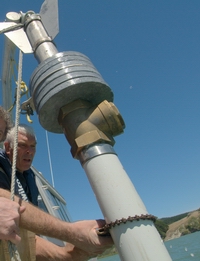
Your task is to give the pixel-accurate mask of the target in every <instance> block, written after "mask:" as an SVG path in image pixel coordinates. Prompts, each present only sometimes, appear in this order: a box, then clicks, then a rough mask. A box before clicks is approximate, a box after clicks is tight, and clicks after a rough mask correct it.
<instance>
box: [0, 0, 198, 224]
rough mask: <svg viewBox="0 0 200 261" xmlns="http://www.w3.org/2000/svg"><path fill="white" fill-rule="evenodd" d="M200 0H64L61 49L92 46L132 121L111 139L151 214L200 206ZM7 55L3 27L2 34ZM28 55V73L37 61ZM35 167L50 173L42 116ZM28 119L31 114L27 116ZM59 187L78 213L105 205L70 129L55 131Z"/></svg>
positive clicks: (90, 215) (29, 4) (7, 7)
mask: <svg viewBox="0 0 200 261" xmlns="http://www.w3.org/2000/svg"><path fill="white" fill-rule="evenodd" d="M42 2H43V1H39V0H37V1H27V0H20V1H15V0H8V1H4V4H3V5H2V6H1V10H0V21H4V19H5V15H6V13H7V12H10V11H15V12H19V11H23V12H27V11H29V10H34V11H35V12H39V10H40V6H41V4H42ZM199 13H200V2H199V1H197V0H193V1H189V0H188V1H186V0H177V1H174V0H168V1H156V0H153V1H147V0H146V1H145V0H142V1H131V0H129V1H128V0H126V1H122V0H121V1H120V0H110V1H106V0H101V1H100V0H96V1H94V0H93V1H92V0H85V1H82V0H73V1H70V0H59V16H60V17H59V22H60V32H59V34H58V36H57V37H56V38H55V43H56V45H57V49H58V51H59V52H62V51H71V50H73V51H78V52H81V53H83V54H85V55H87V56H88V57H89V58H90V59H91V61H92V63H93V64H94V65H95V67H96V68H97V70H98V71H99V72H100V73H101V75H102V77H103V78H104V80H105V81H106V82H107V83H108V84H109V86H110V87H111V89H112V90H113V92H114V103H115V105H116V106H117V108H118V109H119V111H120V113H121V115H122V116H123V119H124V121H125V123H126V128H125V130H124V134H122V135H120V136H117V137H115V140H116V144H115V146H114V148H115V151H116V152H117V154H118V156H119V159H120V161H121V163H122V164H123V166H124V168H125V170H126V172H127V173H128V175H129V176H130V178H131V180H132V182H133V184H134V185H135V187H136V189H137V191H138V193H139V195H140V197H141V198H142V200H143V202H144V204H145V206H146V207H147V210H148V212H149V213H151V214H154V215H155V216H157V217H167V216H172V215H176V214H180V213H183V212H187V211H190V210H194V209H197V208H199V207H200V189H199V185H200V175H199V174H200V122H199V120H200V87H199V86H200V16H199ZM0 50H1V52H0V59H1V60H2V53H3V36H2V35H1V36H0ZM36 66H37V62H36V61H35V59H34V57H33V55H25V56H24V60H23V80H24V81H25V82H26V83H27V85H28V83H29V78H30V76H31V74H32V72H33V70H34V69H35V68H36ZM33 121H34V122H33V124H32V125H33V127H34V128H35V130H36V134H37V138H38V147H37V154H36V157H35V160H34V166H35V167H36V168H37V169H38V170H40V171H41V172H42V173H43V175H44V176H45V178H46V179H48V180H49V181H50V182H51V175H50V168H49V162H48V156H47V145H46V138H45V131H44V129H43V128H42V127H41V126H40V124H39V122H38V119H37V116H36V115H34V117H33ZM21 122H23V123H26V118H25V116H23V115H22V116H21ZM49 142H50V150H51V157H52V167H53V172H54V180H55V188H56V189H57V190H58V191H59V192H60V193H61V195H62V196H63V197H64V198H65V200H66V201H67V208H68V210H69V212H70V213H71V216H72V219H73V220H79V219H96V218H101V217H102V213H101V210H100V209H99V206H98V203H97V201H96V199H95V196H94V193H93V191H92V189H91V187H90V185H89V182H88V180H87V177H86V174H85V173H84V171H83V169H82V167H81V165H80V163H79V161H77V160H74V159H73V158H72V156H71V153H70V146H69V145H68V143H67V141H66V140H65V137H64V135H62V134H54V133H49Z"/></svg>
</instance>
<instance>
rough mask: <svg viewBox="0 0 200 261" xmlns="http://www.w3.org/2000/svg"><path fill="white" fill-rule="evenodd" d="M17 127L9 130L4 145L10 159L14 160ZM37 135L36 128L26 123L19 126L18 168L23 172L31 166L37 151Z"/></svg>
mask: <svg viewBox="0 0 200 261" xmlns="http://www.w3.org/2000/svg"><path fill="white" fill-rule="evenodd" d="M15 130H16V129H15V127H13V128H11V130H10V131H9V132H8V134H7V137H6V140H5V142H4V147H5V151H6V154H7V155H8V157H9V159H10V161H11V162H12V161H13V147H14V138H15ZM36 144H37V142H36V136H35V133H34V130H33V129H32V128H31V127H30V126H28V125H25V124H20V125H19V127H18V146H17V162H16V165H17V169H18V170H19V171H20V172H21V173H23V172H24V171H25V170H28V169H29V168H30V167H31V164H32V161H33V158H34V155H35V152H36Z"/></svg>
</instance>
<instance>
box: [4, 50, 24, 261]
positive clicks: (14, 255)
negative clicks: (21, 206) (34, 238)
mask: <svg viewBox="0 0 200 261" xmlns="http://www.w3.org/2000/svg"><path fill="white" fill-rule="evenodd" d="M22 60H23V53H22V51H21V50H20V51H19V67H18V84H17V94H16V96H17V97H16V115H15V135H14V148H13V164H12V178H11V200H13V201H14V195H15V180H16V162H17V144H18V126H19V118H20V98H21V95H20V92H21V88H20V86H21V79H22ZM8 248H9V253H10V257H11V261H21V258H20V256H19V253H18V250H17V248H16V246H15V245H14V244H12V243H11V242H10V241H9V242H8Z"/></svg>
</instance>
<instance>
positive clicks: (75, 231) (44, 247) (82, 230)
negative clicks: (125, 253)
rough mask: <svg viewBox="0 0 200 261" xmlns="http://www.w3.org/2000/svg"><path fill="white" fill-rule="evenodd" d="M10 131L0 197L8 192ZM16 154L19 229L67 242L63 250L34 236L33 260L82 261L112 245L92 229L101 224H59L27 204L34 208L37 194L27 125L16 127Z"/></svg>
mask: <svg viewBox="0 0 200 261" xmlns="http://www.w3.org/2000/svg"><path fill="white" fill-rule="evenodd" d="M14 131H15V129H14V128H12V129H11V130H10V131H9V133H8V135H7V137H6V140H5V142H4V147H5V151H1V153H0V167H1V171H0V188H1V189H0V197H1V196H2V197H7V198H9V197H10V193H9V192H8V191H5V189H7V190H10V184H11V165H12V156H13V140H14ZM17 151H18V156H17V163H16V167H17V172H16V176H17V178H16V186H15V193H16V194H17V195H18V196H19V198H18V197H16V198H15V201H16V202H17V203H19V204H20V205H21V206H24V207H25V208H26V210H25V211H24V212H23V213H22V214H21V215H20V223H19V225H20V227H22V228H25V229H27V230H30V231H32V232H34V233H36V234H41V235H45V236H49V237H54V238H58V239H60V240H63V241H66V242H69V243H68V244H67V245H66V246H65V247H58V246H56V245H54V244H52V243H50V242H48V241H46V240H44V239H42V238H40V237H38V236H36V258H37V259H36V260H40V261H43V260H58V261H59V260H77V261H78V260H79V261H81V260H83V261H84V260H88V259H89V258H90V257H93V256H96V255H98V254H100V253H102V252H103V251H104V250H105V249H106V248H108V247H110V246H111V245H112V244H113V243H112V240H111V238H110V237H99V236H98V235H97V233H96V228H99V227H102V226H103V225H104V224H105V221H103V220H97V221H96V220H90V221H79V222H74V223H68V222H63V221H61V220H59V219H56V218H55V217H53V216H50V215H49V214H47V213H45V212H43V211H41V210H40V209H39V208H37V207H35V206H33V205H32V204H29V203H28V202H27V201H29V202H32V203H33V204H35V205H37V202H36V198H37V193H38V192H37V187H36V185H35V181H34V175H33V173H32V171H31V170H30V166H31V164H32V161H33V158H34V155H35V151H36V138H35V134H34V131H33V129H32V128H30V127H29V126H27V125H21V126H19V128H18V148H17ZM24 194H25V196H24ZM20 198H21V199H24V200H20Z"/></svg>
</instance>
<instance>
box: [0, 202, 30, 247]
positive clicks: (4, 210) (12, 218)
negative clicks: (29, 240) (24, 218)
mask: <svg viewBox="0 0 200 261" xmlns="http://www.w3.org/2000/svg"><path fill="white" fill-rule="evenodd" d="M24 211H25V207H24V206H20V205H19V204H18V203H16V202H14V201H11V200H9V199H7V198H3V197H0V239H5V240H10V241H11V242H12V243H14V244H18V243H19V242H20V240H21V238H20V236H19V227H18V224H19V217H20V214H21V213H23V212H24Z"/></svg>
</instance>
